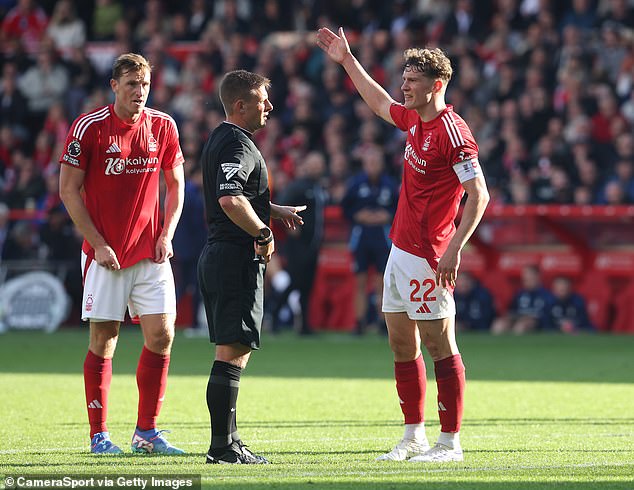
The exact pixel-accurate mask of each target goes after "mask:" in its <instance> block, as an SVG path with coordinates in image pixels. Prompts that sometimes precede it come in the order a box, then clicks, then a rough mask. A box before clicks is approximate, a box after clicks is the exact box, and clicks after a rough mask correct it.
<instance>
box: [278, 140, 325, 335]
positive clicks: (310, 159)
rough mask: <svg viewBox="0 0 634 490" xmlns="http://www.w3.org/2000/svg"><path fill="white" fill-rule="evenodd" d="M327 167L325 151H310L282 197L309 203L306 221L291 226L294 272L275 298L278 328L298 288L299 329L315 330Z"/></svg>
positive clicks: (288, 250)
mask: <svg viewBox="0 0 634 490" xmlns="http://www.w3.org/2000/svg"><path fill="white" fill-rule="evenodd" d="M325 171H326V160H325V157H324V155H323V154H322V153H321V152H317V151H313V152H310V153H309V154H308V155H306V156H305V157H304V158H303V159H302V163H301V165H300V166H299V167H298V169H297V178H296V179H295V180H294V181H292V182H291V183H289V185H288V187H287V189H286V190H285V191H284V193H283V194H282V195H281V196H280V198H279V203H280V204H283V205H293V206H299V205H306V206H307V207H306V210H305V211H302V212H301V213H300V214H301V216H302V218H303V220H304V224H303V225H302V226H299V227H297V228H296V229H294V230H292V229H291V230H287V237H286V241H285V242H284V256H285V257H286V266H285V269H286V270H287V271H288V274H289V276H290V282H289V284H288V285H287V286H286V288H285V289H284V290H283V291H279V292H278V295H279V296H278V297H277V298H275V300H274V301H275V303H276V305H275V306H274V307H273V313H272V315H273V329H274V330H277V329H278V327H277V325H276V323H277V319H278V314H279V312H280V310H281V308H282V307H283V306H284V305H285V304H286V301H287V299H288V297H289V295H290V293H291V292H292V291H298V292H299V295H300V296H299V304H300V306H301V324H300V330H299V333H300V334H303V335H306V334H311V333H313V331H312V328H311V325H310V323H309V321H308V306H309V304H310V292H311V291H312V288H313V282H314V279H315V273H316V271H317V260H318V258H319V250H320V248H321V241H322V238H323V231H324V230H323V226H324V206H325V205H326V192H325V189H324V187H323V182H322V179H323V178H324V175H325Z"/></svg>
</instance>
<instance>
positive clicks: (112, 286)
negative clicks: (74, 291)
mask: <svg viewBox="0 0 634 490" xmlns="http://www.w3.org/2000/svg"><path fill="white" fill-rule="evenodd" d="M87 261H88V257H87V256H86V254H85V253H83V252H82V254H81V266H82V271H84V297H83V301H82V307H81V318H82V320H93V321H110V320H115V321H119V322H122V321H123V320H124V318H125V309H126V307H127V308H128V311H129V313H130V318H134V317H135V316H139V317H141V316H143V315H152V314H176V289H175V287H174V275H173V273H172V267H171V265H170V263H169V261H165V262H163V263H162V264H157V263H156V262H153V261H152V260H150V259H145V260H142V261H140V262H137V263H136V264H134V265H133V266H131V267H126V268H125V269H119V270H118V271H113V270H109V269H106V268H105V267H102V266H100V265H99V264H97V262H96V261H95V260H90V263H89V264H86V262H87Z"/></svg>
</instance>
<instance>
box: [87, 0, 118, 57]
mask: <svg viewBox="0 0 634 490" xmlns="http://www.w3.org/2000/svg"><path fill="white" fill-rule="evenodd" d="M122 17H123V8H122V6H121V4H120V3H119V1H118V0H97V2H96V5H95V9H94V11H93V17H92V35H93V37H94V38H95V39H96V40H98V41H111V40H112V39H113V38H114V33H115V25H116V22H117V20H118V19H121V18H122ZM119 54H121V53H119Z"/></svg>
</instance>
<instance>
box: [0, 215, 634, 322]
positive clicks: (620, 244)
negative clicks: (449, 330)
mask: <svg viewBox="0 0 634 490" xmlns="http://www.w3.org/2000/svg"><path fill="white" fill-rule="evenodd" d="M43 219H45V215H44V214H43V213H41V212H38V211H35V210H12V211H11V213H10V220H11V221H18V220H26V221H32V222H34V224H37V223H39V222H41V221H42V220H43ZM633 222H634V206H540V205H534V206H489V209H488V210H487V212H486V214H485V217H484V219H483V222H482V223H481V225H480V226H479V228H478V230H477V232H476V234H475V235H474V236H473V237H472V238H471V240H470V241H469V244H468V245H467V246H466V247H465V250H464V251H463V254H462V263H461V270H468V271H471V272H472V273H473V274H474V275H475V276H476V277H478V278H479V279H480V280H481V281H482V283H483V284H484V285H485V286H486V287H488V288H489V289H490V290H491V292H492V293H493V295H494V298H495V303H496V307H497V311H498V312H499V313H502V312H504V311H505V309H506V308H507V307H508V304H509V301H510V300H511V297H512V296H513V293H514V291H515V290H516V289H517V288H518V286H519V278H520V274H521V270H522V268H523V267H524V266H526V265H537V266H538V267H539V268H540V270H541V271H542V275H543V278H544V282H545V285H546V286H549V285H550V282H551V281H552V279H553V278H554V277H556V276H558V275H565V276H568V277H570V278H571V279H572V280H573V284H574V286H575V289H576V290H577V292H579V293H580V294H582V295H583V296H584V298H585V299H586V301H587V304H588V310H589V313H590V316H591V319H592V321H593V322H594V324H595V325H596V326H597V328H598V329H599V330H601V331H605V332H615V333H630V334H631V333H634V223H633ZM348 237H349V223H348V222H347V221H346V219H345V218H344V216H343V213H342V210H341V208H340V207H339V206H329V207H327V208H326V211H325V234H324V243H323V246H322V248H321V251H320V255H319V264H318V269H317V274H316V279H315V284H314V287H313V294H312V297H311V303H310V313H309V315H310V324H311V325H312V326H313V327H314V328H318V329H326V330H341V331H351V330H352V329H353V328H354V324H355V318H354V296H355V288H356V284H355V277H354V274H353V272H352V258H351V255H350V252H349V250H348V246H347V243H348ZM0 265H1V267H0V285H2V284H3V283H4V282H5V280H7V279H8V278H10V277H14V276H16V275H19V274H21V273H25V272H30V271H36V270H48V271H51V272H52V273H53V274H54V275H56V276H57V277H58V278H60V279H61V280H62V281H65V280H67V279H68V278H69V274H70V271H71V270H72V272H73V273H74V272H75V271H76V264H69V263H66V262H64V263H54V262H48V261H41V260H24V261H11V262H7V261H4V262H2V263H0ZM368 284H369V287H371V284H372V281H368ZM75 293H76V292H75ZM75 297H76V294H75ZM188 299H189V298H188V297H187V296H186V297H184V298H182V301H181V303H182V302H183V301H187V300H188ZM181 303H179V306H180V307H179V310H180V311H179V318H178V324H181V325H182V324H188V322H189V321H190V319H189V318H186V316H187V313H186V311H188V308H186V307H182V306H181ZM78 307H79V305H77V304H73V305H72V308H73V310H74V311H75V312H76V311H77V309H78ZM76 317H77V315H76V314H73V315H71V320H70V321H72V322H74V324H75V323H76V322H75V320H76Z"/></svg>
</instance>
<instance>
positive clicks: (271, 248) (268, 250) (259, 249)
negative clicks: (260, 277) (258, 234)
mask: <svg viewBox="0 0 634 490" xmlns="http://www.w3.org/2000/svg"><path fill="white" fill-rule="evenodd" d="M253 245H254V248H255V254H256V255H257V256H259V257H262V258H263V259H264V262H265V263H267V264H268V263H269V262H270V260H271V257H272V256H273V253H275V240H272V241H271V242H270V243H267V244H266V245H258V244H257V242H256V243H254V244H253Z"/></svg>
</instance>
